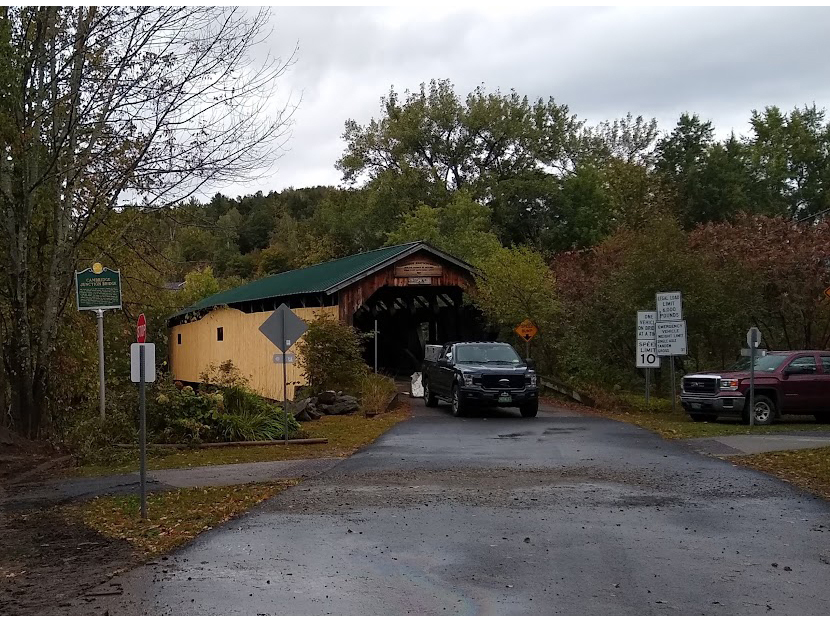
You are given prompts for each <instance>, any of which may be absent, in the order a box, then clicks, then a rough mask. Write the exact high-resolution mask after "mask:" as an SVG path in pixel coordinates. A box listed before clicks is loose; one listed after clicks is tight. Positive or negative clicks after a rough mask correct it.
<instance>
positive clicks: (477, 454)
mask: <svg viewBox="0 0 830 622" xmlns="http://www.w3.org/2000/svg"><path fill="white" fill-rule="evenodd" d="M413 403H415V402H413ZM416 404H417V406H416V408H415V411H416V412H415V416H414V417H413V418H412V419H410V420H409V421H406V422H404V423H403V424H400V425H398V426H397V427H395V428H394V429H393V430H392V431H390V432H389V433H387V434H386V435H384V436H383V437H381V438H380V439H379V440H378V441H377V442H376V443H375V444H374V445H372V446H371V447H369V448H368V449H366V450H365V451H362V452H360V453H358V454H356V455H354V456H353V457H351V458H349V459H348V460H345V461H343V462H342V463H340V464H339V465H338V466H336V467H335V468H333V469H331V470H329V471H327V472H326V473H324V474H322V475H319V476H317V477H314V478H312V479H308V480H306V481H305V482H304V483H303V484H301V485H299V486H297V487H295V488H293V489H291V490H289V491H288V492H286V493H284V494H282V495H280V496H278V497H276V498H274V499H272V500H271V501H269V502H266V503H265V504H263V505H262V506H260V507H259V508H258V509H256V510H255V511H253V512H251V513H250V514H248V515H246V516H244V517H242V518H240V519H238V520H236V521H233V522H231V523H229V524H227V525H225V526H224V527H222V528H219V529H216V530H213V531H211V532H208V533H206V534H204V535H203V536H201V537H200V538H198V539H197V540H196V541H195V542H194V543H193V544H191V545H190V546H188V547H186V548H184V549H182V550H181V551H180V552H179V553H178V554H176V555H174V556H171V557H170V558H169V559H165V560H162V561H161V562H159V563H158V564H157V565H151V566H144V567H142V568H138V569H136V570H134V571H132V572H130V573H128V574H126V575H123V576H122V577H120V579H119V581H120V583H121V585H122V587H123V590H124V593H123V595H121V596H103V597H98V598H95V599H87V600H89V601H90V602H85V601H80V602H78V603H76V604H75V606H74V607H68V608H66V607H65V608H61V609H60V612H61V613H78V614H82V613H104V612H109V613H111V614H113V613H120V614H139V613H153V614H178V615H187V614H257V613H261V614H294V615H317V614H341V615H376V614H620V615H637V614H640V615H646V614H690V615H696V614H721V615H729V614H767V613H769V614H773V615H776V614H777V615H782V614H825V615H826V614H830V592H828V590H827V586H828V585H830V504H827V503H825V502H823V501H820V500H817V499H815V498H813V497H811V496H809V495H806V494H803V493H801V492H799V491H798V490H796V489H794V488H792V487H791V486H789V485H787V484H785V483H782V482H780V481H778V480H775V479H773V478H770V477H767V476H765V475H762V474H760V473H756V472H754V471H751V470H746V469H743V468H738V467H735V466H732V465H731V464H730V463H728V462H725V461H723V460H719V459H716V458H711V457H706V456H702V455H699V454H697V453H694V452H692V451H690V450H689V449H688V448H685V447H683V446H682V445H680V444H677V443H671V442H668V441H663V440H661V439H659V438H658V437H656V436H655V435H653V434H651V433H649V432H646V431H644V430H641V429H639V428H636V427H634V426H630V425H627V424H624V423H619V422H615V421H610V420H605V419H599V418H592V417H580V416H578V415H575V414H572V413H566V412H553V411H543V412H541V413H540V416H539V417H538V418H536V419H521V418H519V417H516V416H513V415H512V413H510V411H505V412H503V413H498V412H489V413H486V414H482V415H480V416H478V417H470V418H463V419H454V418H452V417H451V416H450V414H449V412H448V410H447V409H446V408H438V409H430V410H428V409H425V408H424V407H423V406H421V405H420V404H421V403H420V402H417V403H416Z"/></svg>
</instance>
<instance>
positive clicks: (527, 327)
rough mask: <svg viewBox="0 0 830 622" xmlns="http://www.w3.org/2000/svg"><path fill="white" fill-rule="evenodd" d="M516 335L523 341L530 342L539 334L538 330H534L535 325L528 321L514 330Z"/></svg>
mask: <svg viewBox="0 0 830 622" xmlns="http://www.w3.org/2000/svg"><path fill="white" fill-rule="evenodd" d="M514 330H515V331H516V334H517V335H519V337H521V338H522V339H524V340H525V341H530V340H531V339H533V338H534V337H535V336H536V333H538V332H539V329H538V328H536V324H534V323H533V322H531V321H530V320H525V321H524V322H522V323H521V324H519V325H518V326H517V327H516V328H515V329H514Z"/></svg>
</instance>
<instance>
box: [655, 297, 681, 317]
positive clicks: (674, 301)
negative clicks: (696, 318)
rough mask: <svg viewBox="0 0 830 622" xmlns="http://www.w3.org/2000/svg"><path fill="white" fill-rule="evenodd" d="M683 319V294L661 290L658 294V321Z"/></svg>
mask: <svg viewBox="0 0 830 622" xmlns="http://www.w3.org/2000/svg"><path fill="white" fill-rule="evenodd" d="M682 319H683V294H681V293H680V292H659V293H658V294H657V321H658V322H669V321H672V322H675V321H680V320H682Z"/></svg>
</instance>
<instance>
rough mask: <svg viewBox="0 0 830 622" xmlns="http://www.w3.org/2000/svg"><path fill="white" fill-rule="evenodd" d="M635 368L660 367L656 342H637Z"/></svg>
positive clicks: (643, 340) (645, 340)
mask: <svg viewBox="0 0 830 622" xmlns="http://www.w3.org/2000/svg"><path fill="white" fill-rule="evenodd" d="M637 367H654V368H656V367H660V357H659V356H657V342H656V341H655V340H653V339H638V340H637Z"/></svg>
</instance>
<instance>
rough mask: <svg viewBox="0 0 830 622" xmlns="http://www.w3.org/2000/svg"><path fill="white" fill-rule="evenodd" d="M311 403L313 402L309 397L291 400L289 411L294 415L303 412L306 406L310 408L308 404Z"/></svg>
mask: <svg viewBox="0 0 830 622" xmlns="http://www.w3.org/2000/svg"><path fill="white" fill-rule="evenodd" d="M310 403H311V400H309V399H304V400H297V401H296V402H290V403H289V404H288V412H290V413H291V414H292V415H298V414H300V413H301V412H303V411H304V410H305V409H306V408H308V405H309V404H310Z"/></svg>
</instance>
